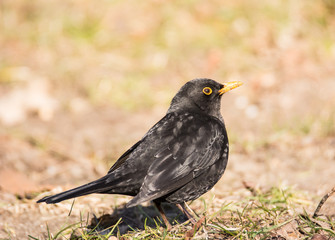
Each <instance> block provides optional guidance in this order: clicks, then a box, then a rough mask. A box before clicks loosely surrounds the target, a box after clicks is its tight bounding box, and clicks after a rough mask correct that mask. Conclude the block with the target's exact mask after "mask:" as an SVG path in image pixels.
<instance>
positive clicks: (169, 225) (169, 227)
mask: <svg viewBox="0 0 335 240" xmlns="http://www.w3.org/2000/svg"><path fill="white" fill-rule="evenodd" d="M153 202H154V204H155V206H156V208H157V209H158V211H159V213H160V214H161V216H162V218H163V221H164V223H165V226H166V227H167V230H170V229H171V228H172V226H171V224H170V222H169V221H168V220H167V218H166V215H165V213H164V210H163V208H162V206H161V203H160V202H158V201H153Z"/></svg>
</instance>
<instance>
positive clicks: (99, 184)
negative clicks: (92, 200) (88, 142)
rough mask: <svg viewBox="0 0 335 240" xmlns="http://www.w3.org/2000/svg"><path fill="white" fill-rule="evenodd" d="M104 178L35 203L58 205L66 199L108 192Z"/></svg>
mask: <svg viewBox="0 0 335 240" xmlns="http://www.w3.org/2000/svg"><path fill="white" fill-rule="evenodd" d="M105 180H106V176H105V177H102V178H100V179H98V180H96V181H94V182H90V183H87V184H85V185H82V186H79V187H76V188H73V189H70V190H67V191H65V192H61V193H58V194H55V195H52V196H46V197H44V198H42V199H40V200H38V201H37V203H41V202H45V203H48V204H50V203H58V202H61V201H64V200H67V199H71V198H75V197H80V196H84V195H87V194H91V193H101V192H104V191H106V190H109V189H110V188H111V186H110V185H109V186H107V185H106V181H105Z"/></svg>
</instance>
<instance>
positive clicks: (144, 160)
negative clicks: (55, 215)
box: [38, 79, 242, 227]
mask: <svg viewBox="0 0 335 240" xmlns="http://www.w3.org/2000/svg"><path fill="white" fill-rule="evenodd" d="M241 84H242V83H241V82H229V83H226V84H224V85H223V84H219V83H217V82H215V81H214V80H210V79H194V80H192V81H189V82H187V83H186V84H185V85H184V86H183V87H182V88H181V89H180V90H179V92H178V93H177V94H176V95H175V97H174V98H173V99H172V102H171V105H170V108H169V109H168V111H167V114H166V115H165V116H164V117H163V118H162V119H161V120H160V121H159V122H158V123H156V124H155V125H154V126H153V127H152V128H151V129H150V130H149V131H148V132H147V133H146V134H145V135H144V137H143V138H142V139H141V140H140V141H139V142H137V143H136V144H135V145H134V146H132V147H131V148H130V149H129V150H128V151H126V152H125V153H124V154H123V155H122V156H121V157H120V158H119V159H118V160H117V161H116V163H115V164H114V165H113V166H112V167H111V168H110V170H109V171H108V173H107V175H105V176H104V177H102V178H100V179H98V180H96V181H93V182H91V183H88V184H85V185H83V186H80V187H77V188H74V189H71V190H68V191H65V192H62V193H59V194H56V195H53V196H48V197H44V198H42V199H40V200H39V201H38V202H46V203H58V202H61V201H63V200H66V199H70V198H74V197H79V196H83V195H87V194H91V193H106V194H123V195H130V196H134V198H133V199H132V200H131V201H130V202H128V204H127V207H132V206H135V205H138V204H140V203H143V202H145V201H154V203H155V204H156V206H157V208H158V209H159V211H160V212H161V214H162V217H163V220H164V222H165V224H166V225H167V226H168V227H169V226H170V224H169V222H168V221H167V219H166V217H165V215H164V212H163V210H162V208H161V206H160V203H161V202H169V203H174V204H177V206H178V207H179V208H180V209H181V210H182V211H183V212H184V213H185V214H187V216H188V217H190V216H191V214H189V213H188V212H187V210H186V209H185V207H184V202H186V201H190V200H194V199H196V198H198V197H200V196H201V195H202V194H204V193H206V192H207V191H208V190H210V189H211V188H212V187H213V186H214V185H215V183H216V182H217V181H218V180H219V179H220V178H221V176H222V174H223V172H224V170H225V168H226V165H227V160H228V152H229V145H228V137H227V132H226V129H225V124H224V121H223V118H222V116H221V113H220V106H221V104H220V100H221V96H222V94H223V93H225V92H227V91H229V90H231V89H233V88H236V87H238V86H240V85H241Z"/></svg>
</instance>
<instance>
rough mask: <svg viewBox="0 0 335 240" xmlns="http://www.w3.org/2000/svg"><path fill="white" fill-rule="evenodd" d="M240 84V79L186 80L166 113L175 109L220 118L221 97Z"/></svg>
mask: <svg viewBox="0 0 335 240" xmlns="http://www.w3.org/2000/svg"><path fill="white" fill-rule="evenodd" d="M241 85H242V82H240V81H234V82H228V83H224V84H221V83H218V82H216V81H214V80H211V79H207V78H198V79H194V80H191V81H189V82H187V83H186V84H185V85H184V86H182V88H181V89H180V90H179V91H178V93H177V94H176V95H175V96H174V98H173V99H172V102H171V105H170V108H169V110H168V113H170V112H176V111H191V112H204V113H206V114H209V115H212V116H215V117H218V118H221V114H220V107H221V101H220V100H221V97H222V95H223V94H224V93H226V92H228V91H230V90H232V89H234V88H237V87H239V86H241Z"/></svg>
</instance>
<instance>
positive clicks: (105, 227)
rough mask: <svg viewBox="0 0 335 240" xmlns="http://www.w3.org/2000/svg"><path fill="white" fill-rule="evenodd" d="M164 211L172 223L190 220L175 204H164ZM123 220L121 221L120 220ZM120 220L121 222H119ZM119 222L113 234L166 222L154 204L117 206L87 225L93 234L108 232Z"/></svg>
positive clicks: (162, 224) (92, 219) (158, 225)
mask: <svg viewBox="0 0 335 240" xmlns="http://www.w3.org/2000/svg"><path fill="white" fill-rule="evenodd" d="M162 206H163V209H164V212H165V214H166V216H167V218H168V220H169V221H170V223H171V225H176V224H180V223H183V222H185V221H187V220H188V218H187V216H185V215H184V214H183V213H182V212H181V211H180V210H179V209H178V208H177V207H176V206H175V205H174V204H168V203H164V204H162ZM120 219H121V221H120V222H119V220H120ZM118 222H119V224H118ZM116 224H117V227H116V230H114V231H113V234H114V235H116V234H117V233H119V234H120V235H123V234H126V233H128V232H130V231H138V230H144V229H145V227H146V226H149V227H151V228H156V227H165V225H164V222H163V220H162V218H161V216H160V214H159V212H158V210H157V209H156V208H155V207H154V206H142V205H139V206H136V207H131V208H126V207H120V208H115V209H114V211H113V213H112V214H104V215H102V216H100V217H96V216H94V217H92V218H91V223H90V225H88V226H87V228H88V229H89V232H91V233H92V234H96V233H99V234H101V235H105V234H108V233H109V232H110V231H111V230H112V229H113V227H114V225H116Z"/></svg>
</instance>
